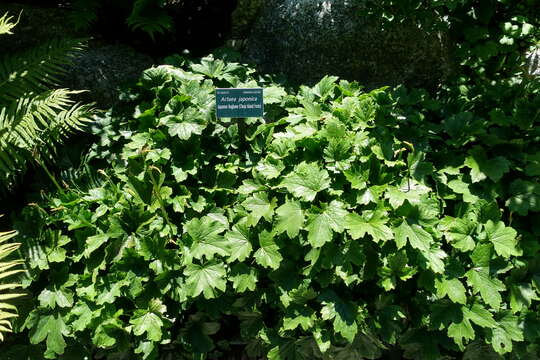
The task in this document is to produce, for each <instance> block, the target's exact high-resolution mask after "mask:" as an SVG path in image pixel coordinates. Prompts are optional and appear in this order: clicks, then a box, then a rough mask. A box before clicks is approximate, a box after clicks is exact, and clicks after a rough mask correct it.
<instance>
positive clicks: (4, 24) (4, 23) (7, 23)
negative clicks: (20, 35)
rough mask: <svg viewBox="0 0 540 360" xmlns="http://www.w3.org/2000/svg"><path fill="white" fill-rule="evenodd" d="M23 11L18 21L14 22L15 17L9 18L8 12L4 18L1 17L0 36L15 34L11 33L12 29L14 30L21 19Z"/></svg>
mask: <svg viewBox="0 0 540 360" xmlns="http://www.w3.org/2000/svg"><path fill="white" fill-rule="evenodd" d="M21 14H22V11H21V12H20V13H19V18H18V19H17V21H15V22H12V21H13V16H8V13H7V12H6V13H5V14H4V15H3V16H2V17H0V35H3V34H13V33H12V32H11V29H13V28H14V27H15V26H16V25H17V24H18V23H19V20H20V19H21Z"/></svg>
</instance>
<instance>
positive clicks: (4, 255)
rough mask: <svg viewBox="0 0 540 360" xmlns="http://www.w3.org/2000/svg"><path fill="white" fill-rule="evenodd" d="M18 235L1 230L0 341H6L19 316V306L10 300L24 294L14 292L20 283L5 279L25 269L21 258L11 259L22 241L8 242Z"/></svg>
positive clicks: (14, 232)
mask: <svg viewBox="0 0 540 360" xmlns="http://www.w3.org/2000/svg"><path fill="white" fill-rule="evenodd" d="M16 235H17V232H16V231H5V232H0V260H2V261H1V262H0V280H1V281H2V282H1V283H0V341H4V336H5V333H8V332H12V326H11V320H12V319H13V318H15V317H17V308H16V307H15V306H14V305H12V304H9V303H8V300H11V299H15V298H18V297H21V296H23V294H22V293H17V292H13V290H14V289H17V288H20V287H21V286H22V285H21V284H20V283H13V282H12V283H6V282H5V281H6V280H7V279H8V278H10V277H13V275H16V274H18V273H20V272H22V271H23V270H22V269H21V264H22V263H23V261H21V260H9V259H10V255H11V254H12V253H13V252H15V251H16V250H17V249H18V248H19V246H20V245H21V244H20V243H13V242H8V241H9V240H10V239H12V238H13V237H14V236H16Z"/></svg>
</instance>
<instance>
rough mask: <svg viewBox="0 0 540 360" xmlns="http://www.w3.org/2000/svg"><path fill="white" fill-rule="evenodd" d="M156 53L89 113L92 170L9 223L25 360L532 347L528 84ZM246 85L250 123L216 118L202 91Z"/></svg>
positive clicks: (525, 351)
mask: <svg viewBox="0 0 540 360" xmlns="http://www.w3.org/2000/svg"><path fill="white" fill-rule="evenodd" d="M171 63H174V64H175V65H177V66H174V65H162V66H158V67H155V68H151V69H148V70H146V71H145V72H144V74H143V76H142V78H141V79H140V81H139V83H138V84H137V86H135V87H134V88H132V89H131V90H130V91H128V92H126V93H124V94H122V99H123V103H122V104H120V105H119V107H117V108H114V109H113V110H112V111H110V112H109V113H108V114H107V115H106V116H105V117H104V118H103V119H102V120H101V121H100V122H99V124H97V125H96V128H95V130H94V131H95V133H96V135H98V136H99V141H98V142H97V144H95V145H94V146H93V147H92V149H91V150H90V152H89V154H88V156H87V166H88V167H90V168H91V169H93V172H94V173H95V174H99V177H100V178H99V179H97V181H91V182H88V181H87V182H86V184H85V185H84V186H83V185H80V184H81V182H78V183H77V182H76V183H74V184H71V185H70V187H69V188H67V189H64V190H63V191H61V192H59V193H56V194H49V195H47V196H46V199H45V200H44V201H43V202H42V203H40V204H33V205H31V206H28V207H26V208H25V209H24V210H23V212H22V214H21V216H20V217H19V219H18V221H17V223H16V228H17V229H18V230H19V231H20V233H21V234H20V236H21V239H24V242H23V246H22V251H23V254H24V256H25V258H26V259H27V266H28V271H29V277H28V279H26V281H25V286H27V288H28V291H30V292H32V293H33V294H35V300H34V303H33V304H31V306H30V309H29V310H28V312H26V313H25V316H24V317H23V318H22V320H21V322H20V323H19V324H18V330H19V331H24V332H26V331H28V336H29V338H30V342H31V343H32V344H35V347H36V348H37V349H36V348H29V349H28V350H27V351H28V354H35V353H39V352H40V351H41V352H43V354H44V356H45V357H46V358H56V357H58V356H60V355H62V354H65V356H69V354H70V353H73V354H76V355H77V356H78V358H80V357H81V356H82V355H81V354H84V355H86V356H93V357H96V358H104V357H106V358H109V359H113V358H114V359H116V358H130V359H132V358H142V359H156V358H158V357H159V358H167V355H168V354H170V355H171V356H172V354H174V356H175V357H174V358H179V357H181V356H183V357H185V358H186V359H189V358H193V359H202V358H204V357H207V358H219V357H220V356H222V355H223V354H224V353H229V354H230V353H235V352H246V353H247V354H248V355H249V356H250V357H253V358H257V357H261V356H266V357H267V358H268V359H271V360H278V359H355V358H368V359H375V358H380V357H381V356H394V357H404V358H417V359H441V358H455V357H461V356H464V358H468V359H472V358H479V357H480V356H481V357H482V358H488V357H489V358H500V357H502V356H510V357H512V358H516V359H517V358H527V357H531V358H534V357H535V356H538V355H540V349H539V341H540V319H539V308H538V300H539V299H540V297H539V296H540V263H539V260H538V259H539V257H538V254H539V250H540V246H539V244H538V236H539V235H540V234H539V230H538V227H537V226H534V225H535V224H536V223H537V221H538V220H539V212H540V187H539V185H538V177H539V176H540V141H539V140H540V132H539V131H540V126H539V123H540V112H539V110H538V109H540V85H539V84H538V82H525V81H523V82H521V83H519V84H515V83H514V84H506V83H496V84H493V85H492V86H491V87H484V88H483V89H482V91H481V92H480V91H479V90H478V89H476V88H463V87H458V88H456V89H453V90H448V91H447V92H444V94H443V95H441V96H430V95H429V94H427V93H426V92H424V91H421V90H412V91H409V90H407V89H405V88H398V89H396V90H395V91H390V90H388V89H384V88H383V89H378V90H374V91H371V92H365V91H363V90H362V89H361V87H360V86H359V85H358V84H356V83H354V82H352V83H351V82H348V81H344V80H341V81H338V79H337V78H335V77H331V76H326V77H324V78H323V79H322V80H321V81H320V82H319V83H318V84H316V85H315V86H313V87H306V86H302V87H301V88H300V89H299V90H298V92H293V91H286V90H285V89H284V88H282V87H281V86H279V85H277V84H274V83H272V82H271V81H270V80H269V79H268V78H265V77H259V76H257V75H256V74H255V73H254V72H253V70H251V69H249V68H247V67H245V66H242V65H239V64H236V63H225V62H223V61H220V60H215V59H213V58H211V57H209V58H204V59H202V61H201V62H200V63H183V61H182V60H181V59H179V58H178V57H177V58H172V59H171ZM256 86H263V87H264V97H265V104H266V105H265V106H266V109H265V111H266V115H265V118H264V119H258V118H250V119H217V118H216V117H215V109H214V107H215V104H214V102H215V99H214V90H215V88H216V87H256ZM477 91H478V92H477ZM84 179H85V176H84V175H83V176H82V178H81V181H83V180H84ZM77 184H79V185H77ZM22 353H23V352H22V350H21V349H20V348H19V349H17V354H18V356H19V358H20V356H22ZM180 353H181V354H180ZM6 354H7V355H6V356H9V353H6ZM463 354H464V355H463ZM24 356H27V357H28V358H31V356H30V355H24ZM40 356H41V355H40Z"/></svg>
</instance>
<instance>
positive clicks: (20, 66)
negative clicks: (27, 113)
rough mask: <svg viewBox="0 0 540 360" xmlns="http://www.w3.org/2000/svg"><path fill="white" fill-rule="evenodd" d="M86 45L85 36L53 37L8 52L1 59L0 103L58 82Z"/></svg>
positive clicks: (37, 91)
mask: <svg viewBox="0 0 540 360" xmlns="http://www.w3.org/2000/svg"><path fill="white" fill-rule="evenodd" d="M83 48H84V46H83V42H82V40H77V39H62V40H51V41H49V42H47V43H45V44H43V45H41V46H38V47H36V48H33V49H31V50H29V51H27V52H25V53H24V54H22V55H7V56H4V57H3V58H2V59H0V106H7V105H9V104H10V103H11V102H13V101H15V100H17V99H18V98H20V97H23V96H25V95H27V94H28V93H39V92H41V91H44V90H46V89H48V88H50V87H53V86H57V85H58V83H59V78H60V77H61V76H62V75H63V74H65V72H66V67H65V65H66V64H70V63H71V62H72V60H73V58H74V57H75V56H76V55H77V53H79V52H80V51H81V50H82V49H83Z"/></svg>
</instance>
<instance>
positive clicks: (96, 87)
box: [63, 45, 153, 107]
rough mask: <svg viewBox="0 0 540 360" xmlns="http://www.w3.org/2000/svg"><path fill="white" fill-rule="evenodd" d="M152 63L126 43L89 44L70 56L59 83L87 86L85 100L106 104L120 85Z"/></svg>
mask: <svg viewBox="0 0 540 360" xmlns="http://www.w3.org/2000/svg"><path fill="white" fill-rule="evenodd" d="M152 64H153V61H152V58H150V57H149V56H147V55H144V54H141V53H138V52H136V51H135V50H133V49H132V48H130V47H129V46H125V45H104V46H98V47H89V48H88V49H87V50H85V51H83V52H82V53H81V54H80V56H79V57H77V58H75V59H74V62H73V65H72V66H70V67H69V68H68V74H67V76H66V80H65V81H64V84H63V85H64V86H66V87H69V88H70V89H75V90H79V89H80V90H90V93H89V96H88V97H87V99H85V100H91V101H95V102H97V104H98V105H99V106H101V107H108V106H111V105H112V104H114V103H115V102H116V100H117V96H118V88H119V87H120V86H122V85H124V84H129V83H131V82H133V81H136V80H137V79H138V78H139V76H140V75H141V73H142V71H143V70H145V69H147V68H149V67H150V66H152Z"/></svg>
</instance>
